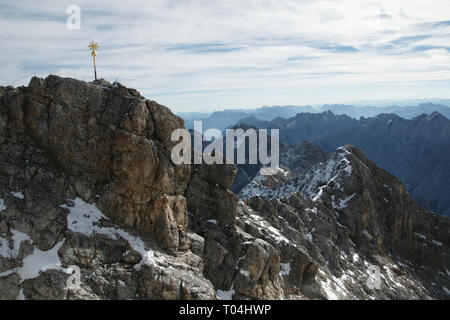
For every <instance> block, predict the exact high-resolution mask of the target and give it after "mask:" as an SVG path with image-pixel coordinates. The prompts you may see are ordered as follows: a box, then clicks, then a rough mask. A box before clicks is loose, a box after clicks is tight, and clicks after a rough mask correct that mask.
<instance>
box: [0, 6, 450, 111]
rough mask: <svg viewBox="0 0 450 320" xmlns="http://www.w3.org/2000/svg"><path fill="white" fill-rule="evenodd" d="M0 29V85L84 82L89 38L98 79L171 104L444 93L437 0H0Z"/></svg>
mask: <svg viewBox="0 0 450 320" xmlns="http://www.w3.org/2000/svg"><path fill="white" fill-rule="evenodd" d="M69 5H78V6H79V7H80V9H81V28H80V29H68V28H67V24H66V20H67V18H68V17H69V14H67V12H66V10H67V7H68V6H69ZM0 30H2V32H1V33H0V41H1V43H2V45H1V49H2V50H1V51H0V60H1V65H2V68H1V71H2V72H1V73H0V84H1V85H6V84H11V83H12V81H13V80H17V79H22V80H19V81H15V84H20V83H21V81H22V82H27V81H28V79H29V77H30V76H31V75H33V74H36V75H39V76H43V75H45V74H48V73H50V72H53V73H59V74H62V75H64V76H71V77H74V76H76V77H78V78H82V77H83V76H84V77H85V79H86V80H91V79H90V78H92V60H91V56H90V53H89V50H88V48H87V45H88V43H89V42H90V41H91V40H96V41H97V42H98V43H99V45H100V49H99V52H98V57H97V59H98V60H97V67H98V74H99V76H101V77H104V78H106V79H108V80H111V81H114V80H115V79H116V78H117V79H118V80H119V82H122V83H123V84H125V85H127V86H130V87H134V88H136V89H138V90H139V91H140V92H141V93H142V94H143V95H145V96H146V97H147V98H150V99H154V100H157V101H158V102H160V103H162V104H165V105H167V106H169V107H170V108H172V109H173V110H174V111H211V110H217V109H223V108H254V107H258V106H262V105H286V104H296V105H305V104H319V103H335V102H343V101H357V100H378V99H407V98H450V90H449V88H450V1H448V0H427V1H423V0H405V1H404V0H395V1H393V0H390V1H362V0H335V1H322V0H320V1H313V0H273V1H272V0H266V1H263V0H239V1H237V0H236V1H235V0H224V1H222V0H146V1H143V0H142V1H132V0H128V1H123V0H121V1H112V0H108V1H75V0H70V1H60V0H58V1H56V0H55V1H46V0H41V1H34V0H30V1H6V0H0ZM27 77H28V79H27ZM23 78H25V79H23Z"/></svg>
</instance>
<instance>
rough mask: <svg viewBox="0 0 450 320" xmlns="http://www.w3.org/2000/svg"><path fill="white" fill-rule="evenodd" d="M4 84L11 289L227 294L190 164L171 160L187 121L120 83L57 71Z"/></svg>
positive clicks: (1, 176) (0, 116)
mask: <svg viewBox="0 0 450 320" xmlns="http://www.w3.org/2000/svg"><path fill="white" fill-rule="evenodd" d="M0 91H1V96H0V149H1V152H0V202H1V206H0V241H1V242H0V245H1V246H0V286H1V287H2V290H1V291H2V292H3V289H4V288H6V289H5V290H7V293H5V294H4V296H3V297H4V298H14V297H17V296H18V297H19V298H29V299H49V298H57V299H62V298H89V299H90V298H97V299H144V298H147V299H148V298H150V299H153V298H161V299H181V298H197V299H208V298H214V297H216V295H215V292H214V288H213V287H212V285H211V283H210V282H209V281H208V280H207V279H205V278H204V277H203V275H202V270H203V262H202V259H201V258H200V257H199V256H198V255H195V254H193V253H192V252H191V251H189V236H188V234H187V222H188V219H187V211H186V199H185V197H184V196H183V193H184V191H185V189H186V187H187V183H188V180H189V176H190V167H189V166H187V165H181V166H175V165H174V164H173V163H172V162H171V161H170V152H171V148H172V146H173V145H174V143H176V142H172V141H170V133H171V132H172V130H173V129H176V128H181V127H183V121H182V120H181V119H180V118H178V117H176V116H174V115H173V114H172V113H171V112H170V110H169V109H167V108H166V107H164V106H161V105H158V104H157V103H156V102H153V101H150V100H145V99H144V98H143V97H142V96H140V94H139V93H138V92H137V91H136V90H134V89H128V88H125V87H124V86H122V85H120V84H118V83H114V84H113V85H111V84H108V83H106V82H95V83H85V82H82V81H77V80H73V79H62V78H59V77H56V76H49V77H47V78H46V79H45V80H44V79H38V78H33V79H32V80H31V82H30V85H29V86H28V87H21V88H18V89H14V88H12V87H8V88H1V90H0ZM94 202H95V205H93V204H92V203H94ZM99 209H100V210H101V211H102V212H100V211H99ZM103 213H104V214H103ZM168 253H170V254H168ZM43 264H44V265H43ZM71 265H76V266H78V267H79V268H81V281H82V286H81V288H79V289H77V290H75V291H74V290H71V289H70V288H69V289H68V288H67V286H66V280H67V278H68V277H69V276H70V272H69V271H70V270H68V267H70V266H71ZM67 272H69V273H67ZM19 292H20V294H19Z"/></svg>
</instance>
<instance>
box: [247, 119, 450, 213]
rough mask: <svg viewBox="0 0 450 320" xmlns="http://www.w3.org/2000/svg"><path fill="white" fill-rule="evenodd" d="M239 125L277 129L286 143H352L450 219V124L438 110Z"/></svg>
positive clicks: (332, 146)
mask: <svg viewBox="0 0 450 320" xmlns="http://www.w3.org/2000/svg"><path fill="white" fill-rule="evenodd" d="M240 122H241V123H245V125H248V126H252V127H256V128H264V129H275V128H278V129H280V140H281V141H282V142H284V143H286V144H289V145H296V144H298V143H300V142H302V141H303V140H305V139H307V140H310V141H312V142H313V143H315V144H317V145H318V146H320V147H321V148H323V149H324V150H325V151H332V150H334V149H336V148H337V147H339V146H342V145H345V144H352V145H355V146H357V147H358V148H361V149H362V150H364V151H365V153H366V154H367V155H368V156H369V158H371V159H372V160H373V161H375V162H376V163H377V164H378V165H380V166H381V167H383V168H384V169H386V170H387V171H389V172H391V173H393V174H395V175H396V176H397V177H398V178H400V180H402V182H403V183H404V184H405V186H406V188H407V189H408V191H409V192H410V193H411V195H412V196H413V197H414V198H415V199H416V201H418V202H419V203H420V204H421V205H423V206H425V207H426V208H429V209H431V210H435V211H437V212H439V213H441V214H444V215H447V216H450V120H448V119H447V118H446V117H444V116H443V115H442V114H441V113H439V112H433V113H432V114H430V115H426V114H423V115H420V116H417V117H414V118H413V119H403V118H401V117H400V116H398V115H395V114H379V115H377V116H375V117H372V118H361V119H359V120H356V119H354V118H352V117H349V116H347V115H336V114H334V113H332V112H331V111H326V112H322V113H300V114H297V115H296V116H295V117H291V118H288V119H284V118H276V119H274V120H272V121H261V120H258V119H256V118H255V117H248V118H246V119H243V120H241V121H240ZM242 125H243V124H242ZM280 157H283V155H282V154H281V155H280Z"/></svg>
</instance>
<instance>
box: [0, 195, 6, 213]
mask: <svg viewBox="0 0 450 320" xmlns="http://www.w3.org/2000/svg"><path fill="white" fill-rule="evenodd" d="M5 209H6V206H5V200H3V199H2V198H0V212H1V211H3V210H5Z"/></svg>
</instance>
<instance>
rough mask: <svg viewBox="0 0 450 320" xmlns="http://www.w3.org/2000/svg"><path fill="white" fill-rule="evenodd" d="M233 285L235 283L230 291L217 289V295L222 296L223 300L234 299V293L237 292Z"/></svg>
mask: <svg viewBox="0 0 450 320" xmlns="http://www.w3.org/2000/svg"><path fill="white" fill-rule="evenodd" d="M233 286H234V284H232V285H231V288H230V290H228V291H224V290H219V289H217V291H216V294H217V296H218V297H219V298H221V299H222V300H232V299H233V295H234V294H235V293H236V292H235V291H234V289H233Z"/></svg>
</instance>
